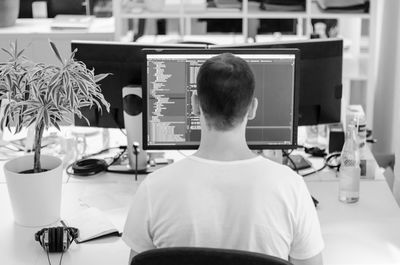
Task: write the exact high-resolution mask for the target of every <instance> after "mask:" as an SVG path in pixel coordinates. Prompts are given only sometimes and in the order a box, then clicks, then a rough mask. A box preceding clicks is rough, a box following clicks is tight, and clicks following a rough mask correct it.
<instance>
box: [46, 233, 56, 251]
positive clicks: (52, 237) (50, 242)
mask: <svg viewBox="0 0 400 265" xmlns="http://www.w3.org/2000/svg"><path fill="white" fill-rule="evenodd" d="M48 234H49V236H48V242H47V247H48V249H47V251H49V252H54V242H55V229H54V228H53V227H51V228H49V230H48Z"/></svg>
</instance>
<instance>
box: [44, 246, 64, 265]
mask: <svg viewBox="0 0 400 265" xmlns="http://www.w3.org/2000/svg"><path fill="white" fill-rule="evenodd" d="M46 253H47V261H48V262H49V265H51V261H50V255H49V250H47V251H46ZM63 256H64V251H63V252H61V257H60V261H59V262H58V265H61V262H62V259H63Z"/></svg>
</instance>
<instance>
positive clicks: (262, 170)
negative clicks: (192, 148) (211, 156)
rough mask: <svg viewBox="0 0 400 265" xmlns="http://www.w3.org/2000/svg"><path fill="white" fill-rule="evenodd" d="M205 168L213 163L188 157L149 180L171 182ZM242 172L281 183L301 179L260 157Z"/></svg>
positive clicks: (165, 168) (242, 167) (243, 167)
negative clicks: (266, 177)
mask: <svg viewBox="0 0 400 265" xmlns="http://www.w3.org/2000/svg"><path fill="white" fill-rule="evenodd" d="M225 166H226V167H230V166H231V164H229V163H227V164H226V165H225ZM205 167H211V168H212V167H213V164H212V163H202V162H199V161H198V160H197V159H195V158H193V157H186V158H184V159H182V160H179V161H177V162H175V163H172V164H170V165H168V166H165V167H163V168H160V169H158V170H156V171H155V172H153V173H151V174H150V175H149V176H148V178H149V180H151V181H152V182H153V181H156V182H158V181H161V179H162V180H170V179H174V178H178V177H179V176H182V174H186V173H190V174H191V175H193V174H194V175H196V173H198V172H202V171H203V170H204V169H205ZM240 168H241V169H240V171H241V172H238V174H242V173H243V171H244V172H247V173H249V175H260V176H269V177H272V178H274V179H276V180H277V181H278V182H279V181H283V182H285V181H289V182H292V181H298V180H299V179H301V177H300V176H299V175H297V174H296V173H295V172H294V171H293V170H291V169H290V168H289V167H287V166H284V165H282V164H279V163H277V162H274V161H272V160H270V159H267V158H264V157H259V159H254V160H252V161H251V162H249V163H243V164H240Z"/></svg>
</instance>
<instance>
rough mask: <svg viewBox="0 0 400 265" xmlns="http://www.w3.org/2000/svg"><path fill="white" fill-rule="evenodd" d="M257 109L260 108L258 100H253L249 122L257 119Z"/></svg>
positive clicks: (248, 117) (248, 116)
mask: <svg viewBox="0 0 400 265" xmlns="http://www.w3.org/2000/svg"><path fill="white" fill-rule="evenodd" d="M257 107H258V99H257V98H253V100H252V101H251V103H250V107H249V114H248V115H247V119H248V120H253V119H254V118H255V117H256V112H257Z"/></svg>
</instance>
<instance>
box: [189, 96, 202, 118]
mask: <svg viewBox="0 0 400 265" xmlns="http://www.w3.org/2000/svg"><path fill="white" fill-rule="evenodd" d="M190 101H191V103H192V113H193V114H194V115H196V116H200V102H199V97H198V96H197V93H193V94H192V97H191V99H190Z"/></svg>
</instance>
